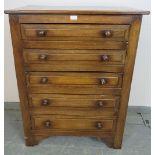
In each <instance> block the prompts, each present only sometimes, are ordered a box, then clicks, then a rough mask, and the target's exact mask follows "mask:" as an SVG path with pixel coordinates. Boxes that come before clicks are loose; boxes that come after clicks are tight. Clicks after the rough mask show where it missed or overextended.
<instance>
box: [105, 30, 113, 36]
mask: <svg viewBox="0 0 155 155" xmlns="http://www.w3.org/2000/svg"><path fill="white" fill-rule="evenodd" d="M104 36H105V37H111V36H112V32H111V31H110V30H105V31H104Z"/></svg>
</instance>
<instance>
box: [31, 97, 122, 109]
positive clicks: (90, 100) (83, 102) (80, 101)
mask: <svg viewBox="0 0 155 155" xmlns="http://www.w3.org/2000/svg"><path fill="white" fill-rule="evenodd" d="M29 98H30V106H31V107H33V108H46V109H47V108H55V107H56V108H59V107H60V108H61V107H64V108H86V109H92V110H103V109H106V108H112V109H115V110H117V108H118V104H119V97H118V96H106V95H61V94H59V95H56V94H31V95H30V96H29Z"/></svg>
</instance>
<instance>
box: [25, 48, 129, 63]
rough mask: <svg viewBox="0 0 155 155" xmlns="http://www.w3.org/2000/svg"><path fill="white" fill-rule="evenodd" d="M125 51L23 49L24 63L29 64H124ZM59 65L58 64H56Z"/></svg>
mask: <svg viewBox="0 0 155 155" xmlns="http://www.w3.org/2000/svg"><path fill="white" fill-rule="evenodd" d="M125 53H126V51H121V50H40V49H24V50H23V55H24V61H25V63H30V64H50V63H54V62H56V64H57V63H59V62H65V61H66V63H67V62H68V61H72V63H80V62H90V63H91V62H96V63H97V64H100V65H102V64H115V65H117V64H124V61H125ZM58 65H59V64H58Z"/></svg>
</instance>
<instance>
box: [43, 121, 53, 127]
mask: <svg viewBox="0 0 155 155" xmlns="http://www.w3.org/2000/svg"><path fill="white" fill-rule="evenodd" d="M44 126H45V127H46V128H51V126H52V123H51V121H50V120H47V121H45V122H44Z"/></svg>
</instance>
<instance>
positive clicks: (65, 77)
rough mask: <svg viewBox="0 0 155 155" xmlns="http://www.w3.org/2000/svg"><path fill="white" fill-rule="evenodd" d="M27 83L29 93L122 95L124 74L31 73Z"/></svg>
mask: <svg viewBox="0 0 155 155" xmlns="http://www.w3.org/2000/svg"><path fill="white" fill-rule="evenodd" d="M27 81H28V82H27V85H28V91H29V93H37V94H38V93H39V94H41V93H48V94H50V93H52V94H53V93H54V94H77V95H79V94H100V95H101V94H102V95H103V94H104V95H120V93H121V87H122V74H115V73H75V72H74V73H73V72H71V73H67V72H53V73H49V72H33V73H32V72H31V73H29V74H28V76H27Z"/></svg>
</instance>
